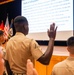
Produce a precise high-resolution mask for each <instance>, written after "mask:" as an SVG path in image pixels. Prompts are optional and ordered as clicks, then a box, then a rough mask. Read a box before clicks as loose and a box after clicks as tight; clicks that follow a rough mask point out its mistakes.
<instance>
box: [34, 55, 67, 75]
mask: <svg viewBox="0 0 74 75" xmlns="http://www.w3.org/2000/svg"><path fill="white" fill-rule="evenodd" d="M66 58H67V56H57V55H53V56H52V58H51V61H50V64H49V65H48V66H45V65H42V64H41V63H39V62H38V61H35V68H36V70H37V71H38V74H39V75H51V71H52V68H53V66H54V65H55V64H56V63H58V62H61V61H63V60H64V59H66Z"/></svg>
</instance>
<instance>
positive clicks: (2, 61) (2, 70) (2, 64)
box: [0, 48, 4, 75]
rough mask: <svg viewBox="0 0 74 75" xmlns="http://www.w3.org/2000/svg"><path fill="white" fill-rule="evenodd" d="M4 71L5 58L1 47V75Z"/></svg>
mask: <svg viewBox="0 0 74 75" xmlns="http://www.w3.org/2000/svg"><path fill="white" fill-rule="evenodd" d="M3 72H4V60H3V52H2V50H1V48H0V75H3Z"/></svg>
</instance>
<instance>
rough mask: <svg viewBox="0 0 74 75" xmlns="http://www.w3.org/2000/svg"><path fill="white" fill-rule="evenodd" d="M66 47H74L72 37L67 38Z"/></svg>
mask: <svg viewBox="0 0 74 75" xmlns="http://www.w3.org/2000/svg"><path fill="white" fill-rule="evenodd" d="M67 46H74V36H72V37H70V38H68V40H67Z"/></svg>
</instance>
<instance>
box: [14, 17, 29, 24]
mask: <svg viewBox="0 0 74 75" xmlns="http://www.w3.org/2000/svg"><path fill="white" fill-rule="evenodd" d="M22 22H25V23H26V24H27V23H28V21H27V19H26V17H24V16H17V17H15V19H14V23H22Z"/></svg>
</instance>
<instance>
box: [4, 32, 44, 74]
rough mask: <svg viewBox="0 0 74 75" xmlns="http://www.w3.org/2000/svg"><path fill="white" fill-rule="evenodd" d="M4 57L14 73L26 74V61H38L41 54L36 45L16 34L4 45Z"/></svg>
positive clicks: (18, 33)
mask: <svg viewBox="0 0 74 75" xmlns="http://www.w3.org/2000/svg"><path fill="white" fill-rule="evenodd" d="M5 48H6V56H5V59H6V60H8V62H9V65H10V68H11V70H12V71H13V72H15V73H26V63H27V59H31V61H32V62H33V63H34V59H36V60H37V59H39V58H40V57H41V56H42V55H43V52H42V50H41V48H40V46H39V45H38V43H37V42H36V41H35V40H33V39H29V38H27V37H26V36H25V35H24V34H22V33H20V32H17V33H16V34H15V36H13V37H12V38H11V39H10V40H9V41H8V42H7V44H6V47H5Z"/></svg>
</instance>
